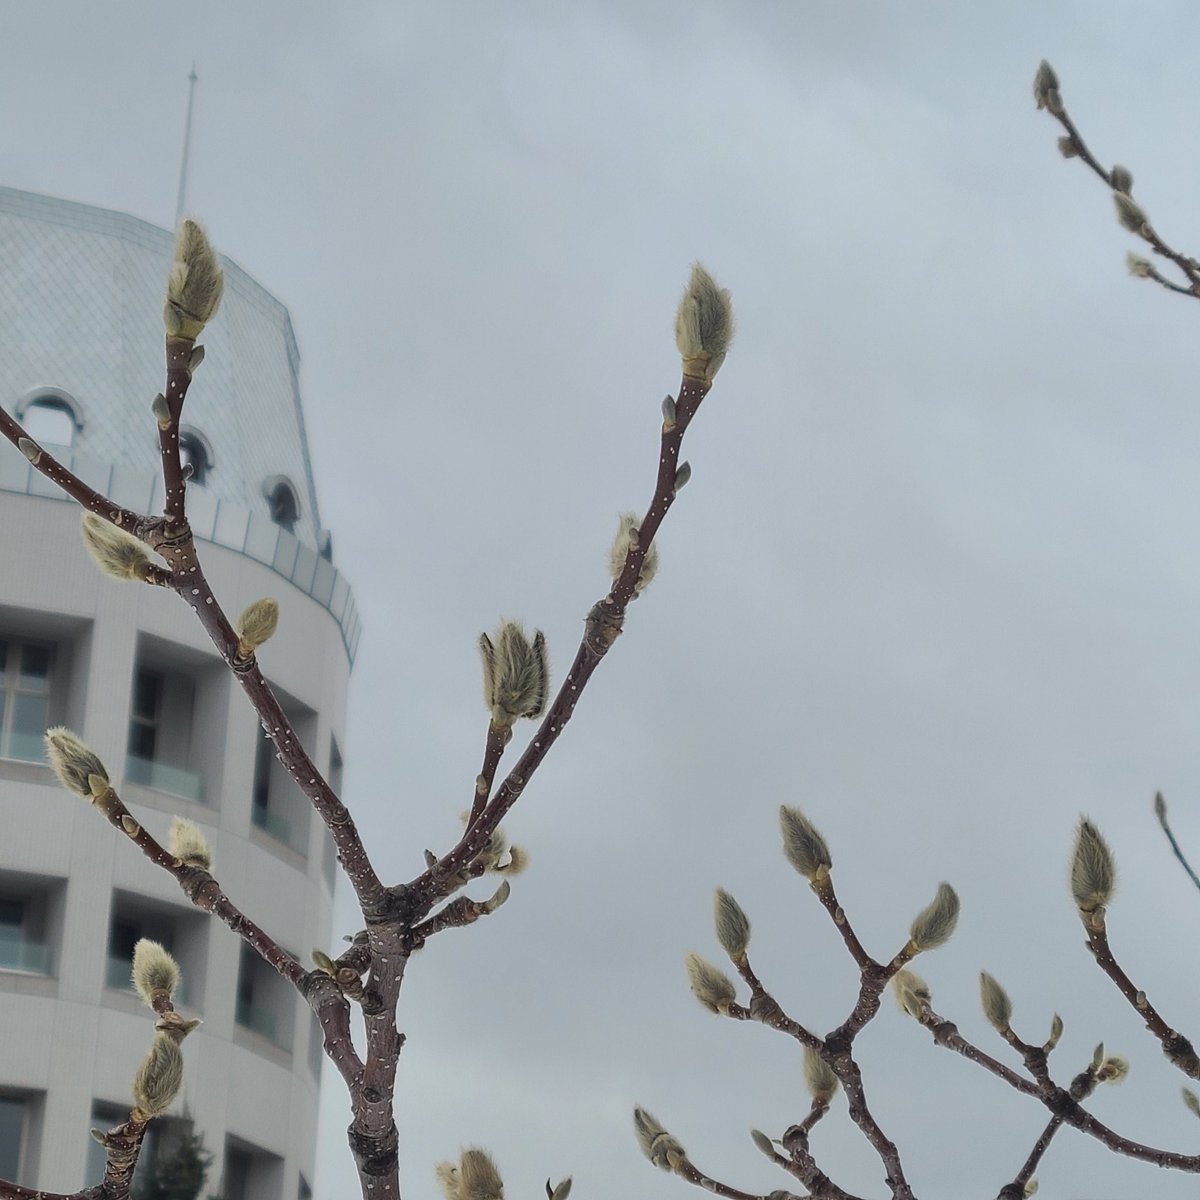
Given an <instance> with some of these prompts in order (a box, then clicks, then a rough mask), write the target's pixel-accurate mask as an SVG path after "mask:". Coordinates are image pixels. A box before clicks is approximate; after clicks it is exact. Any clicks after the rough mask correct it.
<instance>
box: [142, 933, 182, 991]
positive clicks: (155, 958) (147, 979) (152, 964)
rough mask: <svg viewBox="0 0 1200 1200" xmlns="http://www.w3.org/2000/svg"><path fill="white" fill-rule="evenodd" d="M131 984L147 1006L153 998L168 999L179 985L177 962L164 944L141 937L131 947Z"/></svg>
mask: <svg viewBox="0 0 1200 1200" xmlns="http://www.w3.org/2000/svg"><path fill="white" fill-rule="evenodd" d="M133 986H134V987H135V988H137V993H138V995H139V996H141V998H142V1000H143V1001H144V1002H145V1003H146V1005H147V1006H148V1007H149V1008H153V1007H154V1002H155V1000H158V999H161V998H163V997H165V998H166V999H167V1000H170V999H171V997H172V996H174V995H175V989H176V988H177V987H178V986H179V964H178V963H177V962H176V961H175V960H174V959H173V958H172V957H171V955H170V954H169V953H168V952H167V949H166V947H165V946H162V945H160V944H159V943H158V942H152V941H151V940H150V939H149V938H142V939H140V940H139V941H138V943H137V945H136V946H134V948H133Z"/></svg>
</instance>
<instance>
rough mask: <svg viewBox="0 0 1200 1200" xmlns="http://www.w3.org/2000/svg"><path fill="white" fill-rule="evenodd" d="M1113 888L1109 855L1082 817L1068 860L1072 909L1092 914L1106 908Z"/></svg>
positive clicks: (1096, 832)
mask: <svg viewBox="0 0 1200 1200" xmlns="http://www.w3.org/2000/svg"><path fill="white" fill-rule="evenodd" d="M1116 885H1117V869H1116V865H1115V864H1114V863H1113V856H1112V853H1111V851H1110V850H1109V848H1108V846H1107V845H1105V843H1104V839H1103V838H1102V837H1101V836H1100V832H1099V830H1098V829H1097V828H1096V827H1095V825H1093V824H1092V823H1091V821H1089V820H1088V819H1087V818H1086V817H1084V818H1082V819H1081V820H1080V822H1079V832H1078V833H1077V834H1076V835H1075V856H1074V858H1072V860H1071V895H1072V896H1074V897H1075V905H1076V907H1077V908H1078V909H1079V911H1080V912H1084V913H1094V912H1095V911H1096V910H1097V909H1098V908H1103V907H1105V906H1107V904H1108V902H1109V900H1110V899H1111V898H1112V894H1113V889H1114V888H1115V887H1116Z"/></svg>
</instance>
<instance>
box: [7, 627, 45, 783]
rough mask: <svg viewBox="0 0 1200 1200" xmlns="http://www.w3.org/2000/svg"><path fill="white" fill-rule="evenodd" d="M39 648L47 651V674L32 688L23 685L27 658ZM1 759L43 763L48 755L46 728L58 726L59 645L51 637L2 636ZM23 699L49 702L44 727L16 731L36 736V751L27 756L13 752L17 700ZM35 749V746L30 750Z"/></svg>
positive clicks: (17, 733)
mask: <svg viewBox="0 0 1200 1200" xmlns="http://www.w3.org/2000/svg"><path fill="white" fill-rule="evenodd" d="M35 647H36V648H38V649H44V650H45V651H46V674H45V676H44V681H43V686H42V687H40V688H32V687H30V686H29V685H28V684H25V683H23V682H22V680H23V678H24V667H23V664H24V659H25V651H26V649H27V648H35ZM0 648H2V649H0V658H2V660H3V664H2V665H0V758H3V759H8V760H9V761H12V762H44V761H45V752H44V750H43V748H42V746H43V743H42V738H43V736H44V735H45V732H46V730H47V729H49V728H51V727H52V726H53V725H54V723H55V715H56V714H55V707H56V706H55V700H56V691H55V687H56V683H57V676H58V675H59V666H58V658H59V653H58V649H59V647H58V643H57V642H56V641H54V640H52V639H49V638H41V637H38V636H36V635H35V636H33V637H26V636H25V635H15V634H10V633H0ZM22 696H26V697H28V696H32V697H35V698H37V699H44V700H45V702H46V712H45V722H46V723H45V725H44V726H43V727H42V729H41V730H39V731H37V733H36V734H31V733H29V732H28V731H16V735H17V736H20V735H21V734H22V733H24V735H25V736H34V737H36V739H37V741H36V752H34V753H28V754H14V753H12V749H13V746H12V738H13V736H14V729H13V726H14V724H15V721H16V712H17V708H18V700H19V698H20V697H22ZM30 749H31V750H32V749H33V747H30Z"/></svg>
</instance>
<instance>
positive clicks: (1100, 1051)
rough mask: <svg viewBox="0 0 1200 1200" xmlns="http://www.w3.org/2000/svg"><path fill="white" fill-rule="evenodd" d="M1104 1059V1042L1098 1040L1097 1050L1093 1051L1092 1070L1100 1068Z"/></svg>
mask: <svg viewBox="0 0 1200 1200" xmlns="http://www.w3.org/2000/svg"><path fill="white" fill-rule="evenodd" d="M1103 1061H1104V1043H1103V1042H1097V1043H1096V1048H1095V1050H1093V1051H1092V1070H1093V1071H1098V1070H1100V1064H1101V1063H1102V1062H1103Z"/></svg>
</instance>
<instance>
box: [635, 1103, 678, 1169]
mask: <svg viewBox="0 0 1200 1200" xmlns="http://www.w3.org/2000/svg"><path fill="white" fill-rule="evenodd" d="M633 1128H634V1132H635V1133H636V1134H637V1140H638V1145H639V1146H640V1147H641V1148H642V1153H643V1154H644V1155H645V1156H646V1157H647V1158H648V1159H649V1160H650V1161H651V1162H652V1163H653V1164H654V1165H655V1166H656V1167H661V1168H662V1169H663V1170H664V1171H675V1170H678V1169H679V1167H680V1166H681V1165H682V1164H683V1163H685V1162H686V1161H687V1151H686V1150H685V1149H684V1148H683V1147H682V1146H681V1145H680V1144H679V1142H677V1141H676V1140H675V1139H674V1138H673V1137H672V1136H671V1135H670V1134H669V1133H668V1132H667V1131H666V1130H665V1129H664V1128H663V1127H662V1126H661V1125H660V1124H659V1123H658V1122H657V1121H656V1120H655V1119H654V1117H653V1116H652V1115H651V1114H650V1113H648V1112H647V1111H646V1110H645V1109H644V1108H635V1109H634V1110H633Z"/></svg>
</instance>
